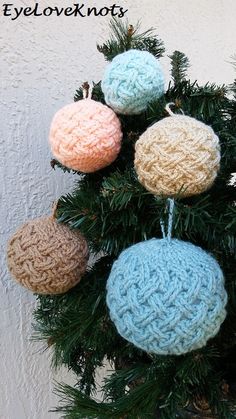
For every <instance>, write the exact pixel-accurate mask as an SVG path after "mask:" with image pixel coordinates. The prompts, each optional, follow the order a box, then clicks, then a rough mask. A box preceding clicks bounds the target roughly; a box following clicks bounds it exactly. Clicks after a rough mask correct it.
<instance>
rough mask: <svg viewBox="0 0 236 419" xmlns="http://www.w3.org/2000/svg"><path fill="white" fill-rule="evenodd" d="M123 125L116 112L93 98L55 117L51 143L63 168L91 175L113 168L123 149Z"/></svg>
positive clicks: (76, 104) (72, 106)
mask: <svg viewBox="0 0 236 419" xmlns="http://www.w3.org/2000/svg"><path fill="white" fill-rule="evenodd" d="M121 140H122V132H121V124H120V121H119V119H118V117H117V116H116V114H115V113H114V112H113V111H112V109H110V108H108V107H107V106H105V105H103V104H102V103H100V102H95V101H94V100H91V99H86V100H80V101H78V102H75V103H72V104H70V105H67V106H64V107H63V108H62V109H60V110H59V111H58V112H57V113H56V115H55V116H54V118H53V121H52V124H51V129H50V134H49V142H50V144H51V149H52V153H53V155H54V156H55V157H56V159H58V160H59V161H60V162H61V163H62V164H63V165H65V166H67V167H69V168H71V169H74V170H78V171H80V172H83V173H91V172H95V171H97V170H100V169H102V168H104V167H106V166H108V165H110V164H111V163H112V162H113V161H114V160H115V159H116V157H117V155H118V153H119V152H120V148H121Z"/></svg>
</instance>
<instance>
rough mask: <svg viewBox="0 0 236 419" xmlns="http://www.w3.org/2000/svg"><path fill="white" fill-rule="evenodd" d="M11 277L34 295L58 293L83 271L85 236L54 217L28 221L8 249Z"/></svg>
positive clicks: (72, 284) (62, 291)
mask: <svg viewBox="0 0 236 419" xmlns="http://www.w3.org/2000/svg"><path fill="white" fill-rule="evenodd" d="M7 257H8V267H9V270H10V272H11V274H12V275H13V277H14V278H15V279H16V280H17V281H18V282H19V283H20V284H21V285H23V286H24V287H26V288H28V289H29V290H31V291H33V292H35V293H37V294H61V293H64V292H66V291H68V290H69V289H70V288H72V287H74V286H75V285H76V284H77V283H78V282H79V281H80V279H81V276H82V275H83V274H84V273H85V270H86V267H87V260H88V245H87V242H86V240H85V238H84V237H83V236H82V235H81V234H80V233H79V232H77V231H76V232H75V231H71V230H70V229H69V228H68V227H67V226H66V225H63V224H59V223H57V221H56V220H55V219H53V217H43V218H38V219H35V220H31V221H28V222H27V223H26V224H24V225H23V226H22V227H20V228H19V230H18V231H17V232H16V233H15V234H14V235H13V236H12V238H11V239H10V241H9V243H8V250H7Z"/></svg>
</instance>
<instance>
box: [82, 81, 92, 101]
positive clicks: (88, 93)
mask: <svg viewBox="0 0 236 419" xmlns="http://www.w3.org/2000/svg"><path fill="white" fill-rule="evenodd" d="M82 89H83V99H91V98H92V89H90V85H89V83H88V82H87V81H85V82H84V83H83V84H82Z"/></svg>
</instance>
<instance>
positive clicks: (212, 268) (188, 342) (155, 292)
mask: <svg viewBox="0 0 236 419" xmlns="http://www.w3.org/2000/svg"><path fill="white" fill-rule="evenodd" d="M226 302H227V294H226V291H225V288H224V278H223V273H222V271H221V269H220V267H219V265H218V263H217V262H216V260H215V259H214V258H213V257H212V256H210V255H209V254H208V253H206V252H205V251H204V250H202V249H201V248H200V247H197V246H194V245H193V244H191V243H188V242H183V241H180V240H176V239H167V238H164V239H152V240H148V241H145V242H141V243H138V244H135V245H133V246H131V247H130V248H128V249H126V250H125V251H123V252H122V253H121V255H120V256H119V258H118V260H117V261H116V262H115V263H114V265H113V267H112V271H111V274H110V276H109V279H108V283H107V304H108V307H109V310H110V316H111V319H112V321H113V322H114V323H115V325H116V328H117V330H118V332H119V333H120V335H121V336H122V337H123V338H125V339H126V340H128V341H129V342H131V343H133V344H134V345H135V346H137V347H138V348H141V349H143V350H144V351H146V352H150V353H155V354H160V355H168V354H169V355H181V354H184V353H186V352H189V351H192V350H195V349H198V348H201V347H203V346H205V344H206V342H207V341H208V339H210V338H212V337H214V336H215V335H216V334H217V332H218V331H219V328H220V325H221V324H222V322H223V321H224V319H225V316H226V311H225V306H226Z"/></svg>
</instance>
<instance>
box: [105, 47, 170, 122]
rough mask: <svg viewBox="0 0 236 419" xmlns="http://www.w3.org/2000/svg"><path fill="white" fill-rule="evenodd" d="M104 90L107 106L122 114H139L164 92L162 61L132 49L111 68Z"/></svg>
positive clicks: (111, 64)
mask: <svg viewBox="0 0 236 419" xmlns="http://www.w3.org/2000/svg"><path fill="white" fill-rule="evenodd" d="M102 91H103V93H104V95H105V101H106V103H107V104H108V105H109V106H111V107H112V108H113V109H114V111H115V112H117V113H121V114H127V115H129V114H139V113H141V112H142V111H144V110H145V109H146V108H147V106H148V104H149V103H150V102H152V101H154V100H156V99H158V98H159V97H160V96H162V94H163V93H164V76H163V72H162V69H161V66H160V63H159V61H158V60H157V59H156V58H155V57H154V56H153V55H152V54H150V53H149V52H147V51H137V50H130V51H127V52H124V53H122V54H119V55H117V56H116V57H115V58H114V59H113V61H112V62H111V63H110V64H109V65H108V66H107V68H106V71H105V74H104V77H103V80H102Z"/></svg>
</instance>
